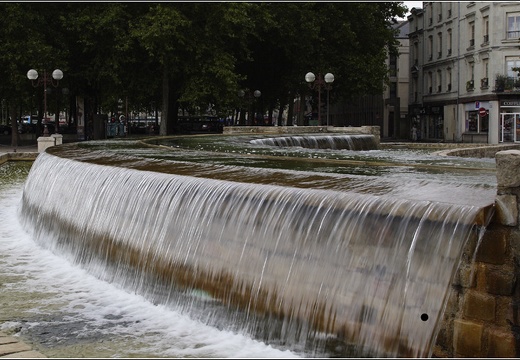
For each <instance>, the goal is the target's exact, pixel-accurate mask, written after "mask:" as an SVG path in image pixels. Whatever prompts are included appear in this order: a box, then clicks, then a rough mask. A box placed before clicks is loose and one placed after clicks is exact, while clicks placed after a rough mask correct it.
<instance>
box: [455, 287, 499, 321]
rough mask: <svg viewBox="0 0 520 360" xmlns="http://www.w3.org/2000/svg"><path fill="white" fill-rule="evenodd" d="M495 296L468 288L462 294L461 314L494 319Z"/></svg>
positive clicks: (468, 316) (488, 319) (474, 317)
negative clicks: (463, 294) (468, 289)
mask: <svg viewBox="0 0 520 360" xmlns="http://www.w3.org/2000/svg"><path fill="white" fill-rule="evenodd" d="M495 308H496V304H495V298H494V297H493V296H491V295H488V294H484V293H480V292H478V291H473V290H470V291H468V292H467V293H466V295H465V296H464V306H463V314H464V316H465V317H467V318H470V319H477V320H483V321H491V322H493V321H495Z"/></svg>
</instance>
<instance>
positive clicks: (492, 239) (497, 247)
mask: <svg viewBox="0 0 520 360" xmlns="http://www.w3.org/2000/svg"><path fill="white" fill-rule="evenodd" d="M508 236H509V230H508V229H493V230H491V231H489V232H486V234H485V235H484V237H483V238H482V242H481V243H480V246H479V248H478V250H477V258H476V260H477V261H481V262H485V263H489V264H495V265H502V264H504V263H505V262H506V260H507V248H508V246H507V245H508Z"/></svg>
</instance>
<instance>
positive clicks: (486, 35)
mask: <svg viewBox="0 0 520 360" xmlns="http://www.w3.org/2000/svg"><path fill="white" fill-rule="evenodd" d="M483 21H484V44H487V43H489V16H486V17H484V19H483Z"/></svg>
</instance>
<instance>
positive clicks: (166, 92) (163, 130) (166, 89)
mask: <svg viewBox="0 0 520 360" xmlns="http://www.w3.org/2000/svg"><path fill="white" fill-rule="evenodd" d="M162 97H163V101H162V112H161V126H160V127H159V135H161V136H166V135H167V134H168V131H167V130H168V124H167V123H168V112H169V111H168V107H169V103H170V101H169V100H170V82H169V79H168V69H167V68H166V66H164V69H163V78H162Z"/></svg>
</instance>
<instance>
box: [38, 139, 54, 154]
mask: <svg viewBox="0 0 520 360" xmlns="http://www.w3.org/2000/svg"><path fill="white" fill-rule="evenodd" d="M54 145H55V142H54V138H53V137H50V136H40V137H39V138H38V152H39V153H41V152H44V151H45V150H47V148H50V147H51V146H54Z"/></svg>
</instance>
